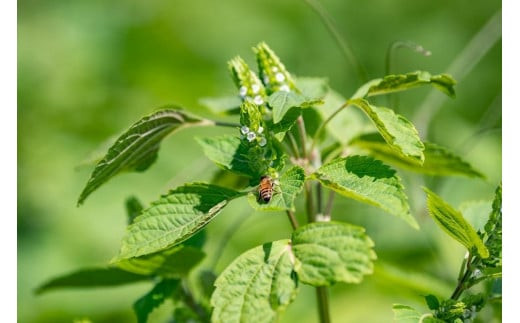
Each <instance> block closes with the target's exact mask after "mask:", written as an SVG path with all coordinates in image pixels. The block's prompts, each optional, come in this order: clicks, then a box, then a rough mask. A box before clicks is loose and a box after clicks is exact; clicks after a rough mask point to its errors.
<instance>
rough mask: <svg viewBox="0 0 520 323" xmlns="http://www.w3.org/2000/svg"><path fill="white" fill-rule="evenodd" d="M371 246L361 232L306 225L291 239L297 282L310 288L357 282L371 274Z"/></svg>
mask: <svg viewBox="0 0 520 323" xmlns="http://www.w3.org/2000/svg"><path fill="white" fill-rule="evenodd" d="M373 246H374V243H373V242H372V240H370V238H369V237H368V236H367V235H366V234H365V229H364V228H362V227H358V226H354V225H351V224H346V223H341V222H317V223H311V224H307V225H305V226H303V227H300V228H298V229H297V230H296V231H294V232H293V235H292V251H293V253H294V256H295V257H296V259H298V260H299V261H300V263H301V266H298V268H297V269H296V272H297V273H298V278H299V279H300V280H301V281H302V282H303V283H306V284H310V285H312V286H328V285H331V284H334V283H336V282H345V283H359V282H361V280H362V279H363V275H368V274H371V273H372V271H373V263H372V262H373V261H374V260H375V259H376V254H375V252H374V250H373V249H372V247H373Z"/></svg>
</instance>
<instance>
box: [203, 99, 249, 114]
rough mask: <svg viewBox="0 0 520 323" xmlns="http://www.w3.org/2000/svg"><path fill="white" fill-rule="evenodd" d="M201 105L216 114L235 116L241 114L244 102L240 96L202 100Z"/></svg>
mask: <svg viewBox="0 0 520 323" xmlns="http://www.w3.org/2000/svg"><path fill="white" fill-rule="evenodd" d="M199 103H200V104H201V105H202V106H204V107H206V108H208V109H209V110H210V111H211V112H213V113H215V114H226V115H235V114H238V113H240V104H241V103H242V100H240V98H239V97H238V96H221V97H215V98H201V99H200V100H199Z"/></svg>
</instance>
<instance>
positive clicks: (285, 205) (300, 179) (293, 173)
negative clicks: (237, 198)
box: [247, 166, 305, 211]
mask: <svg viewBox="0 0 520 323" xmlns="http://www.w3.org/2000/svg"><path fill="white" fill-rule="evenodd" d="M304 181H305V172H304V171H303V168H301V167H299V166H294V167H292V168H291V169H289V170H288V171H286V172H285V173H284V174H283V175H282V176H280V179H279V183H278V184H275V185H274V188H273V195H272V198H271V200H270V201H269V202H267V203H265V202H263V201H259V196H258V191H255V192H251V193H249V195H248V197H247V199H248V201H249V204H251V206H252V207H253V208H254V209H255V210H261V211H285V210H293V211H294V200H295V198H296V196H297V195H298V194H299V193H300V192H301V190H302V188H303V183H304Z"/></svg>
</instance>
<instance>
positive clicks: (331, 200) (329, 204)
mask: <svg viewBox="0 0 520 323" xmlns="http://www.w3.org/2000/svg"><path fill="white" fill-rule="evenodd" d="M334 196H336V192H334V191H330V193H329V198H328V199H327V206H325V212H324V213H323V215H324V216H328V217H330V214H331V213H332V205H333V204H334Z"/></svg>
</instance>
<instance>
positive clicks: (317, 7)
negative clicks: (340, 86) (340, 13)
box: [304, 0, 367, 83]
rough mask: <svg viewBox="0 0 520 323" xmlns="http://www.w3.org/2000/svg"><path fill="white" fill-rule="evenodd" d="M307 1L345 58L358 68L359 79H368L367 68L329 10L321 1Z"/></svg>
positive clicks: (362, 80) (364, 80)
mask: <svg viewBox="0 0 520 323" xmlns="http://www.w3.org/2000/svg"><path fill="white" fill-rule="evenodd" d="M304 1H305V3H307V5H308V6H309V7H311V9H312V10H314V12H316V14H317V15H318V16H319V17H320V19H321V21H323V24H324V25H325V27H327V30H328V31H329V33H330V34H331V35H332V37H333V38H334V41H336V44H337V45H338V47H339V49H340V50H341V53H342V54H343V56H344V57H345V59H346V60H347V61H348V62H349V63H350V65H352V67H354V69H355V70H356V72H357V74H358V77H359V80H360V81H361V82H363V83H364V82H366V81H367V72H366V71H365V68H364V67H363V65H361V63H359V61H358V60H357V59H356V56H355V55H354V54H353V52H352V50H351V49H350V47H349V46H348V44H347V42H346V41H345V40H344V39H343V37H341V34H340V33H339V31H338V29H337V28H336V26H335V23H334V20H333V19H332V17H331V16H330V15H329V13H328V12H327V10H325V8H323V7H322V5H321V3H319V1H317V0H304Z"/></svg>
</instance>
